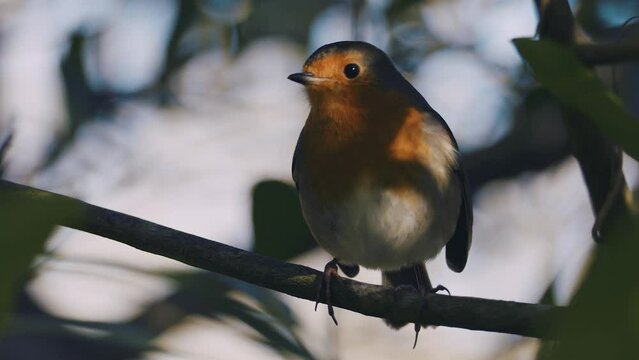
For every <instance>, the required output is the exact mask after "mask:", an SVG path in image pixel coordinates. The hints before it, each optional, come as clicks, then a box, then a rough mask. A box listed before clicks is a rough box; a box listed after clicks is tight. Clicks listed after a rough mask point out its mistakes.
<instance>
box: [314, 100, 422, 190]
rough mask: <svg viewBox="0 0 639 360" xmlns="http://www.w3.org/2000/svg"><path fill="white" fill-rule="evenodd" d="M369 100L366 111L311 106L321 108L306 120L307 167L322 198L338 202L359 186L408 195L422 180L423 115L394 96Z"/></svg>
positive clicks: (337, 103) (340, 104)
mask: <svg viewBox="0 0 639 360" xmlns="http://www.w3.org/2000/svg"><path fill="white" fill-rule="evenodd" d="M367 96H368V97H369V98H368V101H366V103H367V104H371V106H369V107H367V108H365V109H362V108H357V107H353V106H351V105H350V104H351V103H352V102H351V101H349V100H350V99H341V100H337V99H332V100H333V101H322V102H315V104H317V103H320V104H323V106H320V107H314V108H313V109H312V111H311V114H310V116H309V119H308V120H307V123H306V126H305V128H304V132H303V134H302V136H303V137H304V139H303V144H304V148H303V149H302V151H303V153H304V161H305V162H306V166H305V168H306V169H307V170H306V171H308V172H309V175H310V176H311V179H312V186H313V188H314V190H315V191H316V192H317V194H318V195H319V196H321V197H322V198H324V199H327V200H335V201H339V200H341V199H343V198H345V197H346V196H348V195H349V194H351V193H352V191H353V190H355V187H356V186H358V184H361V182H362V181H370V182H373V183H375V184H378V185H380V186H383V187H386V188H388V189H393V190H396V191H399V192H406V193H408V192H410V191H407V190H412V189H414V187H415V186H419V183H420V182H422V181H423V179H422V178H423V174H424V167H425V164H424V162H425V161H427V155H428V144H426V143H425V142H424V137H423V130H422V126H423V115H422V114H421V113H420V112H419V111H418V110H416V109H415V108H413V107H410V106H409V105H408V104H407V103H406V102H404V101H402V100H401V98H400V97H398V96H396V95H394V94H388V93H386V94H379V95H378V94H367ZM323 100H324V99H323ZM413 193H414V192H413Z"/></svg>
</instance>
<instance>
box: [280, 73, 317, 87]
mask: <svg viewBox="0 0 639 360" xmlns="http://www.w3.org/2000/svg"><path fill="white" fill-rule="evenodd" d="M287 79H289V80H291V81H295V82H296V83H300V84H302V85H309V84H312V83H314V82H317V81H318V80H319V78H318V77H315V76H314V75H313V74H311V73H307V72H304V73H295V74H291V75H289V76H288V78H287Z"/></svg>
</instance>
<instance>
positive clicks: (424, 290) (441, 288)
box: [413, 285, 450, 349]
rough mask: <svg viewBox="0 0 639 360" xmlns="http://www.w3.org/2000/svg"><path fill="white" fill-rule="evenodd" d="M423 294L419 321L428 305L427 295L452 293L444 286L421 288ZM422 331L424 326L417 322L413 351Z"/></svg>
mask: <svg viewBox="0 0 639 360" xmlns="http://www.w3.org/2000/svg"><path fill="white" fill-rule="evenodd" d="M419 290H420V292H421V294H422V299H421V306H420V307H419V314H418V315H417V318H418V319H421V318H422V311H424V306H425V305H426V295H428V294H437V292H438V291H446V292H447V293H448V295H450V291H449V290H448V289H447V288H446V287H445V286H443V285H437V286H435V287H431V288H421V289H419ZM421 329H422V326H421V325H420V324H419V321H416V322H415V342H414V343H413V349H414V348H415V346H417V339H418V338H419V331H420V330H421Z"/></svg>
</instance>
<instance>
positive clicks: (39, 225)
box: [0, 183, 79, 329]
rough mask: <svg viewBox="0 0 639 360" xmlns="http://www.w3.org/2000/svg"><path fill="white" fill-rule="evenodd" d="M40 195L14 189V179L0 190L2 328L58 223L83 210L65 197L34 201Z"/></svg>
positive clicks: (0, 325) (0, 315) (0, 320)
mask: <svg viewBox="0 0 639 360" xmlns="http://www.w3.org/2000/svg"><path fill="white" fill-rule="evenodd" d="M36 196H41V195H38V194H37V193H30V192H24V191H19V190H14V189H13V188H12V187H11V186H10V183H7V184H4V187H3V189H2V190H0V246H2V251H0V329H2V328H4V327H6V326H7V323H8V320H9V317H10V313H11V309H12V306H13V298H14V297H15V292H16V290H17V289H18V288H19V285H20V284H22V283H23V282H24V281H25V280H26V279H27V275H28V273H29V269H30V266H31V263H32V262H33V259H34V258H35V256H36V255H38V254H40V253H41V252H42V249H43V247H44V243H45V241H46V240H47V238H48V237H49V234H50V233H51V231H53V228H54V227H55V224H58V223H59V222H60V221H61V219H66V220H72V219H74V218H75V217H76V214H77V212H78V211H79V209H77V208H76V207H75V205H74V204H72V203H68V202H64V201H60V202H46V203H44V205H42V204H38V205H34V203H36V204H37V202H33V201H30V198H32V197H36Z"/></svg>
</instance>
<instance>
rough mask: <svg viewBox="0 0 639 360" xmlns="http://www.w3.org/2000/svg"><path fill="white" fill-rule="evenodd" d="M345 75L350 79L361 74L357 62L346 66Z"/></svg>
mask: <svg viewBox="0 0 639 360" xmlns="http://www.w3.org/2000/svg"><path fill="white" fill-rule="evenodd" d="M344 75H346V77H347V78H349V79H353V78H355V77H356V76H357V75H359V66H357V64H348V65H346V66H344Z"/></svg>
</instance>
